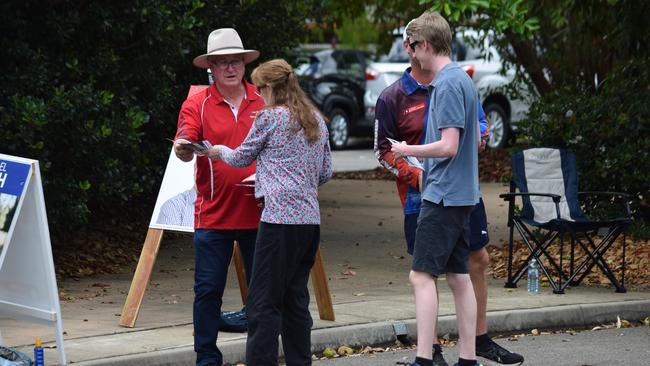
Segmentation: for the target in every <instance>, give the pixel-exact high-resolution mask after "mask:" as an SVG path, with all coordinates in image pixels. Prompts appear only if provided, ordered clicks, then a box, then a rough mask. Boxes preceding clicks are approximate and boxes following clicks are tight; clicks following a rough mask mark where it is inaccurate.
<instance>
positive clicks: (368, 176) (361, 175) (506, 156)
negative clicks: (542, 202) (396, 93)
mask: <svg viewBox="0 0 650 366" xmlns="http://www.w3.org/2000/svg"><path fill="white" fill-rule="evenodd" d="M478 165H479V169H478V171H479V181H481V182H497V183H498V182H508V181H509V180H510V176H511V175H512V169H511V164H510V151H508V150H487V151H484V152H482V153H481V154H480V155H479V162H478ZM332 178H333V179H361V180H394V179H395V176H394V175H393V174H392V173H391V172H389V171H388V170H387V169H385V168H383V167H378V168H375V169H373V170H365V171H356V172H338V173H334V176H333V177H332Z"/></svg>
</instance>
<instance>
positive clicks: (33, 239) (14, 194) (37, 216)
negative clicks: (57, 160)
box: [0, 154, 66, 365]
mask: <svg viewBox="0 0 650 366" xmlns="http://www.w3.org/2000/svg"><path fill="white" fill-rule="evenodd" d="M0 315H3V316H5V315H6V316H9V317H12V318H16V319H20V320H28V321H34V322H38V323H45V324H49V325H53V326H54V328H55V336H56V343H57V350H58V354H59V363H60V364H62V365H65V364H66V359H65V350H64V348H63V324H62V323H61V307H60V304H59V294H58V290H57V286H56V277H55V275H54V262H53V261H52V247H51V243H50V233H49V229H48V224H47V216H46V213H45V201H44V198H43V186H42V184H41V173H40V170H39V167H38V161H36V160H31V159H24V158H18V157H15V156H9V155H3V154H0Z"/></svg>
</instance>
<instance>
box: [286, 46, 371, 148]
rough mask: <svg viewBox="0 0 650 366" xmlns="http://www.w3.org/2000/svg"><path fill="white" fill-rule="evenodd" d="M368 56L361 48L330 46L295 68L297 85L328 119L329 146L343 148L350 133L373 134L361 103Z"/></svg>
mask: <svg viewBox="0 0 650 366" xmlns="http://www.w3.org/2000/svg"><path fill="white" fill-rule="evenodd" d="M369 58H370V55H369V54H368V53H366V52H364V51H360V50H343V49H341V50H339V49H330V50H324V51H319V52H316V53H314V54H313V55H311V56H310V59H309V62H308V63H305V64H302V65H300V66H298V67H297V68H296V73H297V74H298V77H299V78H300V85H301V86H302V88H303V89H304V90H305V92H306V93H307V95H308V96H309V97H310V98H311V100H312V101H313V102H314V104H316V106H317V107H318V108H319V109H320V110H321V111H322V112H323V114H324V115H325V116H326V117H327V119H328V120H329V123H328V127H329V132H330V145H331V147H332V149H344V148H345V147H346V146H347V144H348V140H349V138H350V136H363V137H371V136H372V135H373V126H374V122H373V120H372V119H369V118H366V113H365V109H364V104H363V95H364V93H365V89H366V66H367V63H368V62H369Z"/></svg>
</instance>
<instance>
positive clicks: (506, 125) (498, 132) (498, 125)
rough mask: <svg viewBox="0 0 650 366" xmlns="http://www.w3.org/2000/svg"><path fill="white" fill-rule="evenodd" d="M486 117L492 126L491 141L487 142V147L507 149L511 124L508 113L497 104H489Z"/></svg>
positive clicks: (490, 130)
mask: <svg viewBox="0 0 650 366" xmlns="http://www.w3.org/2000/svg"><path fill="white" fill-rule="evenodd" d="M485 116H486V117H487V120H488V123H489V124H490V129H489V134H490V139H489V140H488V142H487V147H488V148H490V149H501V148H504V147H506V145H507V144H508V136H509V134H510V122H509V121H508V115H507V114H506V111H505V110H503V108H502V107H501V106H500V105H498V104H496V103H489V104H488V105H486V106H485Z"/></svg>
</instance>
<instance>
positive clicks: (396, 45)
mask: <svg viewBox="0 0 650 366" xmlns="http://www.w3.org/2000/svg"><path fill="white" fill-rule="evenodd" d="M402 43H403V41H402V38H401V37H399V38H395V40H394V41H393V45H392V46H391V47H390V51H388V59H387V61H388V62H409V55H408V53H406V50H405V49H404V46H403V45H402Z"/></svg>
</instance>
